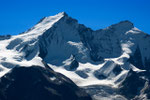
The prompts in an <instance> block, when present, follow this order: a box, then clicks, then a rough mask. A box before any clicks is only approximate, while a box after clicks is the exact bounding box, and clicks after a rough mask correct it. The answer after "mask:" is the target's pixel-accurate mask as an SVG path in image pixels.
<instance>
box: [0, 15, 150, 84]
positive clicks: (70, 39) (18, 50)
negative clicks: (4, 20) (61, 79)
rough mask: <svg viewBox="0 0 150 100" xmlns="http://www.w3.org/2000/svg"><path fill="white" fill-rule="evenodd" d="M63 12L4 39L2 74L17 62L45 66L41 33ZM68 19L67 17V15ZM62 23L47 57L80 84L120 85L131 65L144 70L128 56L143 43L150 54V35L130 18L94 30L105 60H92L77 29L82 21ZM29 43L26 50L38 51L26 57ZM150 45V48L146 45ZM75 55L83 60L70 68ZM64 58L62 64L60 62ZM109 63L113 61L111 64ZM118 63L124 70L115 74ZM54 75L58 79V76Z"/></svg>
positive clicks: (0, 61) (144, 51) (0, 51)
mask: <svg viewBox="0 0 150 100" xmlns="http://www.w3.org/2000/svg"><path fill="white" fill-rule="evenodd" d="M63 16H64V13H59V14H57V15H55V16H50V17H46V18H44V19H43V20H42V21H41V22H40V23H38V24H37V25H35V26H34V27H33V28H31V30H29V31H26V32H25V33H23V34H20V35H16V36H12V38H10V39H8V40H2V41H0V77H1V76H3V75H4V74H5V73H7V72H8V71H9V70H11V68H13V67H15V66H16V65H20V66H31V65H40V66H43V67H44V65H43V63H42V60H43V59H42V58H40V57H39V56H38V55H39V47H38V42H39V40H38V39H39V38H38V37H39V36H41V35H43V33H44V32H46V31H47V30H48V29H50V28H51V27H52V26H53V25H54V24H55V23H56V22H58V21H59V20H60V19H61V18H63ZM64 20H67V18H66V19H64ZM60 24H61V25H58V26H57V27H58V28H57V30H55V32H54V33H55V35H54V36H53V38H52V39H51V43H49V44H48V46H47V45H46V44H44V45H45V46H46V47H47V49H48V54H47V55H46V57H45V58H44V60H45V61H46V62H48V63H49V66H50V67H51V68H52V69H54V70H55V71H57V72H60V73H62V74H64V75H66V76H67V77H69V78H70V79H71V80H73V81H74V82H75V83H76V84H77V85H78V86H87V85H100V84H102V85H109V86H112V87H117V86H118V84H119V83H120V82H121V81H119V82H118V83H116V82H117V81H118V80H123V79H124V78H125V76H126V74H127V73H128V71H129V69H130V68H132V69H133V70H134V71H143V70H140V69H138V68H136V67H135V66H132V65H130V64H128V63H127V59H129V57H130V54H132V53H133V52H134V49H135V48H136V46H137V45H139V47H140V49H141V53H142V55H143V59H144V58H145V57H146V58H149V57H150V54H149V51H150V48H148V47H149V45H150V44H149V43H150V39H149V38H148V39H147V38H146V39H145V38H144V37H145V34H144V33H142V32H141V31H140V30H138V29H137V28H135V27H134V28H132V27H133V26H132V23H130V22H124V23H121V25H119V24H118V25H115V26H111V27H108V28H106V29H104V31H103V32H102V33H100V32H101V31H95V32H93V34H94V36H93V37H94V39H95V41H94V40H93V41H92V43H95V44H96V45H98V46H101V47H102V48H101V49H100V50H99V52H98V55H99V56H104V57H106V58H105V59H104V62H98V63H94V62H93V61H91V59H90V57H89V52H90V50H88V48H87V47H85V46H84V44H83V43H82V42H81V38H80V35H79V34H78V30H77V28H78V27H79V25H78V23H77V22H76V23H75V24H73V25H72V26H71V25H70V24H69V25H68V24H66V23H64V22H60ZM126 25H128V26H126ZM112 27H113V28H112ZM122 27H123V28H122ZM108 29H116V30H115V32H114V33H113V34H112V33H110V32H107V30H108ZM122 31H123V32H122ZM135 34H136V35H135ZM143 34H144V35H143ZM48 39H49V38H46V39H45V40H46V43H48ZM119 39H120V43H121V45H120V48H121V49H118V48H119V44H118V41H119ZM89 41H91V40H89ZM9 44H11V45H9ZM25 45H27V48H26V50H29V51H30V50H33V51H34V53H32V54H31V55H32V57H29V58H28V59H26V58H25V53H24V52H22V50H23V49H24V48H25ZM88 45H89V44H88ZM146 47H147V49H144V48H146ZM43 49H44V48H43ZM120 50H121V52H120ZM111 51H112V52H111ZM73 55H75V57H76V59H77V61H78V62H79V67H78V68H77V69H76V70H75V71H67V70H66V68H65V67H66V66H69V65H70V64H71V62H72V59H73ZM108 56H110V57H111V58H110V57H108ZM60 62H61V63H62V64H60ZM109 62H111V63H109ZM107 63H109V64H108V65H107ZM57 64H60V65H57ZM116 65H120V66H121V67H122V70H123V71H122V72H121V73H120V74H119V75H117V76H115V75H114V73H113V69H114V68H115V66H116ZM126 65H127V66H126ZM85 70H87V71H85ZM97 70H100V73H102V74H104V75H105V76H107V78H106V79H98V78H96V77H95V75H94V72H95V71H97ZM76 71H81V72H83V73H84V74H86V75H87V78H83V77H81V76H79V75H78V74H77V73H76ZM50 79H51V80H55V77H52V78H50Z"/></svg>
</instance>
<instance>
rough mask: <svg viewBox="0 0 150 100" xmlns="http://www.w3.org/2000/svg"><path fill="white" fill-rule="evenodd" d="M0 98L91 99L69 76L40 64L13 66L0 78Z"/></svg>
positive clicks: (3, 99) (7, 99) (25, 99)
mask: <svg viewBox="0 0 150 100" xmlns="http://www.w3.org/2000/svg"><path fill="white" fill-rule="evenodd" d="M0 100H92V99H91V97H90V96H89V95H88V94H87V93H85V91H84V90H83V89H80V88H79V87H77V86H76V85H75V84H74V83H73V82H72V81H71V80H70V79H69V78H67V77H65V76H64V75H62V74H60V73H56V72H54V71H53V70H50V69H46V68H42V67H40V66H31V67H15V68H13V69H12V70H11V72H9V73H8V74H6V75H5V76H3V77H2V78H1V79H0Z"/></svg>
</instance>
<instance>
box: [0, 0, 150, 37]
mask: <svg viewBox="0 0 150 100" xmlns="http://www.w3.org/2000/svg"><path fill="white" fill-rule="evenodd" d="M62 11H65V12H66V13H67V14H68V15H69V16H71V17H73V18H76V19H77V20H78V21H79V23H81V24H85V25H86V26H88V27H90V28H92V29H94V30H96V29H101V28H105V27H107V26H109V25H111V24H115V23H118V22H120V21H122V20H130V21H131V22H133V23H134V25H135V26H136V27H137V28H139V29H140V30H142V31H144V32H145V33H149V34H150V0H0V34H18V33H21V32H23V31H25V30H27V29H29V28H30V27H32V26H33V25H35V24H36V23H37V22H38V21H39V20H40V19H41V18H42V17H44V16H51V15H55V14H57V13H59V12H62Z"/></svg>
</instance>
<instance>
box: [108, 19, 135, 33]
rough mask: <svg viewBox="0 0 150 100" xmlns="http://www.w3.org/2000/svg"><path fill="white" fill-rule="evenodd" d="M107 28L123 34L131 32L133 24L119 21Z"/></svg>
mask: <svg viewBox="0 0 150 100" xmlns="http://www.w3.org/2000/svg"><path fill="white" fill-rule="evenodd" d="M109 28H114V29H117V30H122V31H124V32H125V31H128V30H131V29H132V28H134V24H133V23H132V22H130V21H128V20H125V21H121V22H119V23H117V24H113V25H111V26H110V27H109Z"/></svg>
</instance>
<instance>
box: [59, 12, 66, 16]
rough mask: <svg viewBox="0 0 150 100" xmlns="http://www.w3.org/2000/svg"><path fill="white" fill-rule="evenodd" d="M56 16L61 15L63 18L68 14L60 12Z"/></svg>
mask: <svg viewBox="0 0 150 100" xmlns="http://www.w3.org/2000/svg"><path fill="white" fill-rule="evenodd" d="M57 15H63V16H68V14H67V13H66V12H64V11H63V12H60V13H58V14H57Z"/></svg>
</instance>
